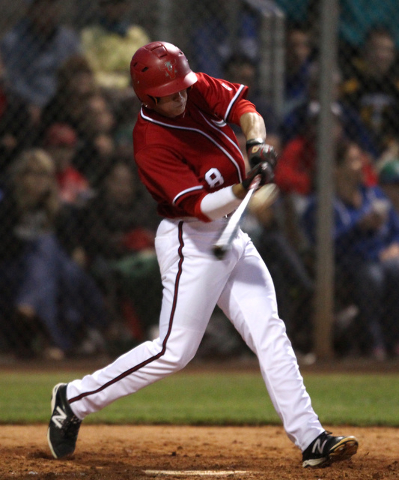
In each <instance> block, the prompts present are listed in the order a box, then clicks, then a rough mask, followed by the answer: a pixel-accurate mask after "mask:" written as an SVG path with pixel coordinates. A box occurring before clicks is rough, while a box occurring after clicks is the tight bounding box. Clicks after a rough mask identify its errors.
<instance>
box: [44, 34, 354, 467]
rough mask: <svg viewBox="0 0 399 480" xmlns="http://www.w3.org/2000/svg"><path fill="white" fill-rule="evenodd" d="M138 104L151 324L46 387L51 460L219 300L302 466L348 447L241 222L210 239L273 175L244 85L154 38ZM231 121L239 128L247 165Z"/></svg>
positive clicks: (158, 366)
mask: <svg viewBox="0 0 399 480" xmlns="http://www.w3.org/2000/svg"><path fill="white" fill-rule="evenodd" d="M131 76H132V81H133V88H134V90H135V92H136V94H137V96H138V97H139V99H140V100H141V102H142V104H143V105H142V109H141V111H140V114H139V116H138V119H137V123H136V125H135V127H134V131H133V140H134V156H135V161H136V163H137V166H138V171H139V174H140V178H141V180H142V182H143V183H144V185H145V186H146V187H147V189H148V190H149V192H150V193H151V195H152V196H153V197H154V199H155V200H156V201H157V204H158V212H159V214H160V215H161V216H163V217H164V219H163V220H162V221H161V223H160V225H159V228H158V231H157V235H156V251H157V256H158V261H159V266H160V270H161V275H162V282H163V289H164V290H163V301H162V309H161V313H160V325H159V326H160V334H159V338H157V339H156V340H154V341H147V342H144V343H143V344H141V345H140V346H138V347H136V348H134V349H133V350H131V351H129V352H128V353H126V354H124V355H122V356H121V357H119V358H118V359H117V360H115V361H114V362H113V363H112V364H110V365H108V366H107V367H105V368H103V369H101V370H98V371H97V372H95V373H93V374H92V375H87V376H85V377H84V378H82V379H80V380H74V381H72V382H70V383H68V384H58V385H56V386H55V387H54V389H53V395H52V416H51V419H50V424H49V429H48V442H49V446H50V449H51V451H52V453H53V455H54V457H56V458H62V457H65V456H67V455H70V454H71V453H73V452H74V450H75V446H76V440H77V436H78V431H79V427H80V424H81V421H82V420H83V419H84V418H85V417H86V416H87V415H88V414H90V413H93V412H97V411H99V410H101V409H102V408H104V407H105V406H106V405H108V404H109V403H111V402H113V401H114V400H117V399H118V398H120V397H123V396H125V395H129V394H131V393H134V392H137V391H138V390H140V389H141V388H143V387H146V386H147V385H149V384H151V383H153V382H155V381H157V380H159V379H161V378H163V377H165V376H166V375H169V374H171V373H174V372H176V371H178V370H180V369H182V368H183V367H184V366H185V365H187V363H188V362H189V361H190V360H191V359H192V358H193V357H194V355H195V353H196V351H197V349H198V346H199V344H200V342H201V340H202V337H203V335H204V332H205V329H206V327H207V324H208V322H209V319H210V316H211V314H212V312H213V310H214V308H215V306H216V305H218V306H219V307H220V308H221V309H222V310H223V312H224V313H225V314H226V316H227V317H228V318H229V319H230V320H231V322H232V323H233V324H234V326H235V328H236V329H237V330H238V332H239V333H240V334H241V336H242V337H243V339H244V340H245V342H246V343H247V345H248V346H249V347H250V348H251V349H252V351H253V352H254V353H255V354H256V355H257V357H258V359H259V363H260V369H261V373H262V376H263V379H264V382H265V384H266V387H267V390H268V393H269V395H270V398H271V400H272V402H273V405H274V407H275V409H276V411H277V413H278V414H279V416H280V418H281V420H282V422H283V425H284V428H285V431H286V432H287V435H288V437H289V438H290V439H291V440H292V441H293V442H294V443H295V445H297V446H298V447H299V448H300V449H301V450H302V452H303V454H302V457H303V466H304V467H308V466H312V467H314V466H321V465H323V466H324V465H326V464H328V463H331V461H334V460H343V459H346V458H349V457H350V456H351V455H353V454H355V453H356V451H357V447H358V442H357V440H356V438H354V437H352V436H349V437H336V436H332V435H330V434H329V433H327V432H325V431H324V429H323V427H322V425H321V424H320V422H319V419H318V417H317V415H316V414H315V412H314V410H313V408H312V405H311V401H310V398H309V395H308V393H307V392H306V389H305V387H304V384H303V380H302V377H301V375H300V372H299V369H298V365H297V361H296V358H295V354H294V351H293V349H292V347H291V343H290V341H289V339H288V337H287V335H286V331H285V326H284V322H283V321H282V320H281V319H280V318H279V316H278V312H277V303H276V295H275V291H274V286H273V282H272V279H271V277H270V274H269V271H268V270H267V268H266V266H265V264H264V262H263V261H262V259H261V258H260V256H259V254H258V252H257V251H256V249H255V247H254V246H253V244H252V242H251V240H250V238H249V237H248V236H247V235H246V234H245V233H243V232H242V231H239V233H238V234H237V237H236V238H235V240H234V241H233V244H232V248H231V249H230V250H229V251H228V253H227V255H226V256H225V257H224V259H223V261H219V260H217V259H216V258H215V257H214V255H213V254H212V246H213V244H214V243H215V240H216V239H217V236H218V234H219V233H220V231H221V230H222V228H223V226H224V225H225V223H226V222H227V219H226V216H227V215H229V214H230V213H231V212H233V211H234V210H235V209H236V208H237V206H238V205H239V204H240V202H241V200H242V199H243V198H244V196H245V194H246V192H247V190H248V188H249V186H250V184H251V183H252V181H253V179H254V178H255V177H257V179H259V180H260V185H264V184H266V183H269V182H270V181H271V180H272V178H273V168H274V166H275V163H276V162H275V156H274V154H273V150H272V149H271V148H270V147H269V146H268V145H265V143H264V142H265V138H266V129H265V124H264V121H263V119H262V117H261V116H260V115H259V114H258V113H257V112H256V109H255V106H254V105H253V104H251V103H250V102H249V101H247V100H246V99H245V97H246V94H247V87H245V86H244V85H238V84H233V83H230V82H228V81H225V80H219V79H215V78H212V77H210V76H208V75H206V74H204V73H194V72H193V71H191V69H190V67H189V64H188V62H187V59H186V57H185V56H184V54H183V52H181V51H180V50H179V48H177V47H175V46H174V45H172V44H170V43H166V42H152V43H150V44H148V45H146V46H144V47H142V48H140V49H139V50H137V52H136V53H135V54H134V56H133V58H132V61H131ZM228 123H233V124H236V125H238V126H240V127H241V129H242V131H243V133H244V135H245V137H246V139H247V149H248V158H249V162H250V164H251V166H252V170H251V171H250V172H249V173H248V174H247V175H246V173H245V163H244V158H243V156H242V154H241V151H240V148H239V146H238V144H237V140H236V137H235V135H234V133H233V131H232V129H231V128H230V127H229V126H228Z"/></svg>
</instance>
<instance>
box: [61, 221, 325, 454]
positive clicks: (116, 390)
mask: <svg viewBox="0 0 399 480" xmlns="http://www.w3.org/2000/svg"><path fill="white" fill-rule="evenodd" d="M225 222H226V219H221V220H217V221H214V222H210V223H204V222H200V221H197V220H195V219H187V220H163V221H162V222H161V224H160V226H159V228H158V231H157V236H156V251H157V256H158V261H159V265H160V270H161V275H162V282H163V287H164V293H163V301H162V309H161V314H160V336H159V338H157V339H156V340H154V341H147V342H144V343H143V344H141V345H139V346H138V347H136V348H134V349H132V350H131V351H129V352H127V353H125V354H124V355H122V356H120V357H119V358H118V359H116V360H115V361H114V362H113V363H112V364H110V365H108V366H107V367H105V368H103V369H101V370H98V371H96V372H95V373H93V374H92V375H87V376H85V377H84V378H83V379H81V380H74V381H73V382H70V383H69V384H68V388H67V397H68V400H69V402H70V405H71V408H72V410H73V412H74V413H75V415H76V416H77V417H78V418H80V419H83V418H84V417H85V416H86V415H88V414H90V413H93V412H97V411H99V410H101V409H102V408H104V407H105V406H106V405H108V404H109V403H111V402H113V401H114V400H116V399H118V398H120V397H123V396H125V395H129V394H131V393H134V392H137V391H138V390H140V389H141V388H143V387H145V386H147V385H150V384H151V383H153V382H155V381H157V380H159V379H161V378H164V377H165V376H167V375H169V374H171V373H174V372H176V371H178V370H181V369H182V368H183V367H185V366H186V365H187V364H188V362H189V361H190V360H191V359H192V358H193V357H194V355H195V353H196V351H197V349H198V347H199V344H200V342H201V340H202V337H203V335H204V333H205V329H206V327H207V324H208V322H209V319H210V317H211V314H212V312H213V310H214V308H215V305H216V304H218V305H219V307H220V308H221V309H222V310H223V312H224V313H225V314H226V316H227V317H228V318H229V319H230V320H231V322H232V323H233V325H234V326H235V328H236V329H237V330H238V332H239V333H240V334H241V336H242V337H243V339H244V340H245V342H246V343H247V345H248V346H249V347H250V348H251V350H252V351H253V352H254V353H255V354H256V355H257V357H258V359H259V364H260V369H261V373H262V377H263V379H264V381H265V384H266V388H267V390H268V393H269V395H270V398H271V400H272V402H273V405H274V407H275V409H276V411H277V413H278V415H279V416H280V418H281V420H282V422H283V426H284V428H285V431H286V432H287V435H288V436H289V438H290V439H291V440H292V441H293V442H294V443H295V444H296V445H297V446H298V447H299V448H300V449H301V450H304V449H305V448H306V447H307V446H308V445H309V444H310V443H311V442H312V441H313V440H314V439H315V438H316V437H317V436H318V435H319V434H320V433H322V432H323V431H324V429H323V428H322V426H321V424H320V422H319V419H318V417H317V415H316V414H315V412H314V410H313V408H312V405H311V400H310V397H309V395H308V393H307V391H306V389H305V386H304V384H303V379H302V376H301V374H300V372H299V369H298V365H297V361H296V357H295V354H294V351H293V349H292V346H291V343H290V341H289V339H288V337H287V335H286V331H285V325H284V322H283V321H282V320H281V319H280V318H279V317H278V312H277V302H276V295H275V291H274V286H273V281H272V279H271V277H270V274H269V271H268V270H267V268H266V266H265V264H264V262H263V260H262V259H261V258H260V256H259V254H258V252H257V250H256V249H255V247H254V246H253V244H252V242H251V240H250V238H249V237H248V235H246V234H245V233H243V232H242V231H240V232H239V234H238V235H237V237H236V239H235V240H234V242H233V245H232V248H231V250H230V251H229V252H228V253H227V254H226V256H225V258H224V259H223V260H217V259H216V258H215V257H214V256H213V254H212V245H213V244H214V243H215V241H216V239H217V236H218V234H219V232H220V230H221V229H222V227H223V225H224V223H225Z"/></svg>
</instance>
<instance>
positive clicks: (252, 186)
mask: <svg viewBox="0 0 399 480" xmlns="http://www.w3.org/2000/svg"><path fill="white" fill-rule="evenodd" d="M248 153H249V158H250V161H251V166H252V167H253V168H252V170H251V171H250V172H249V173H248V176H247V178H246V179H245V180H244V181H243V182H242V185H243V187H244V188H245V189H246V190H247V194H246V195H245V197H244V199H243V201H242V202H241V204H240V206H239V207H238V208H237V210H236V211H235V212H234V213H233V215H232V216H231V217H230V219H229V221H228V222H227V225H226V226H225V228H224V229H223V231H222V233H221V235H220V237H219V239H218V241H217V242H216V243H215V244H214V246H213V254H214V255H215V257H216V258H218V259H219V260H221V259H223V258H224V256H225V255H226V252H227V251H228V250H229V249H230V247H231V244H232V242H233V240H234V238H235V237H236V235H237V232H238V229H239V228H240V224H241V220H242V218H243V216H244V213H245V211H246V209H247V206H248V204H249V202H250V200H251V198H252V195H253V194H254V193H255V192H256V191H257V190H258V188H259V187H261V186H262V185H266V184H270V183H271V182H272V181H273V178H274V173H273V172H274V168H275V166H276V163H277V155H276V153H275V152H274V149H273V147H271V146H270V145H265V144H259V143H256V144H252V145H250V149H249V151H248ZM277 191H278V190H277V187H274V188H272V189H270V190H269V191H268V192H265V195H264V198H265V196H266V197H269V198H270V203H271V202H272V201H273V200H274V198H275V197H276V192H277ZM267 200H268V199H267V198H266V201H267Z"/></svg>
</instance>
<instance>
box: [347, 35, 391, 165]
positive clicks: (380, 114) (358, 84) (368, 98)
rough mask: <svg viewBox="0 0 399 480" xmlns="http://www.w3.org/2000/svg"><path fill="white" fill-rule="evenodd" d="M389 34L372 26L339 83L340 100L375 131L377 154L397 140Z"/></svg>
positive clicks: (380, 153) (381, 153)
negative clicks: (358, 52)
mask: <svg viewBox="0 0 399 480" xmlns="http://www.w3.org/2000/svg"><path fill="white" fill-rule="evenodd" d="M396 53H397V52H396V48H395V42H394V38H393V36H392V34H391V33H390V32H389V31H388V30H387V29H385V28H377V27H376V28H372V29H371V30H370V31H369V32H368V35H367V37H366V40H365V42H364V45H363V48H362V52H361V55H360V56H359V57H356V58H354V59H353V61H352V64H351V65H350V72H349V73H348V74H347V75H346V78H345V80H344V82H343V85H342V101H343V102H344V103H346V104H348V105H350V106H351V107H352V108H353V109H355V110H356V111H357V112H358V113H359V115H360V116H361V118H362V120H363V122H364V123H365V124H366V125H367V126H368V128H369V130H370V131H371V132H372V133H373V135H374V141H375V142H376V144H377V146H378V156H380V155H383V153H384V151H385V150H387V149H388V148H390V147H391V144H392V143H398V142H399V137H398V131H399V71H398V69H397V62H396V60H397V55H396Z"/></svg>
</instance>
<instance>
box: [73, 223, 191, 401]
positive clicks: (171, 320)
mask: <svg viewBox="0 0 399 480" xmlns="http://www.w3.org/2000/svg"><path fill="white" fill-rule="evenodd" d="M183 223H184V222H183V221H180V222H179V225H178V229H179V233H178V235H179V248H178V255H179V263H178V269H177V275H176V280H175V290H174V294H173V303H172V309H171V312H170V317H169V327H168V331H167V333H166V336H165V338H164V340H163V342H162V349H161V351H160V352H159V353H157V354H156V355H154V356H153V357H151V358H149V359H148V360H144V362H141V363H140V364H138V365H135V366H134V367H132V368H129V370H126V372H123V373H121V374H120V375H118V376H117V377H115V378H113V379H112V380H110V381H109V382H107V383H105V384H104V385H102V386H101V387H99V388H97V389H96V390H93V391H91V392H86V393H81V394H80V395H78V396H76V397H73V398H71V399H69V400H68V402H69V403H74V402H77V401H79V400H82V399H83V398H85V397H88V396H90V395H95V394H96V393H99V392H102V391H103V390H105V389H106V388H107V387H109V386H111V385H113V384H114V383H117V382H119V381H120V380H123V379H124V378H125V377H127V376H129V375H130V374H131V373H134V372H137V370H140V368H143V367H145V366H146V365H148V364H149V363H151V362H154V361H155V360H158V358H160V357H162V356H163V355H164V354H165V351H166V343H167V341H168V339H169V337H170V334H171V332H172V326H173V318H174V316H175V311H176V305H177V296H178V293H179V283H180V277H181V274H182V271H183V261H184V256H183V247H184V241H183Z"/></svg>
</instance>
